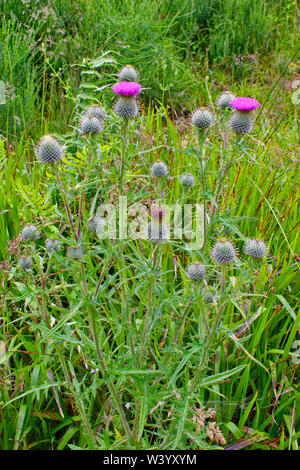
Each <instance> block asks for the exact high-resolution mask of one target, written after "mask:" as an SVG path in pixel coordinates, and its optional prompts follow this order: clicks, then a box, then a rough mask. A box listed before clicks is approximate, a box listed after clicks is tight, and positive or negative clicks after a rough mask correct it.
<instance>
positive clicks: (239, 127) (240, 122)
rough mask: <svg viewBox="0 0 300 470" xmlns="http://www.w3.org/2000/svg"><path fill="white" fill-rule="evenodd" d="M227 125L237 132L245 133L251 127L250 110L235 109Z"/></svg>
mask: <svg viewBox="0 0 300 470" xmlns="http://www.w3.org/2000/svg"><path fill="white" fill-rule="evenodd" d="M229 127H230V128H231V129H232V130H233V131H234V132H236V133H237V134H247V133H248V132H251V131H252V129H253V120H252V117H251V114H250V112H246V111H235V112H234V113H233V114H232V116H231V118H230V119H229Z"/></svg>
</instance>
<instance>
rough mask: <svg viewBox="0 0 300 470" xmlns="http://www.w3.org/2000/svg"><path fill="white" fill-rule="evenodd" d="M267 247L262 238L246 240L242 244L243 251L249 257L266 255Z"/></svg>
mask: <svg viewBox="0 0 300 470" xmlns="http://www.w3.org/2000/svg"><path fill="white" fill-rule="evenodd" d="M266 252H267V247H266V244H265V242H263V241H262V240H247V241H246V243H245V245H244V253H245V254H246V255H248V256H251V258H255V259H263V258H264V257H265V255H266Z"/></svg>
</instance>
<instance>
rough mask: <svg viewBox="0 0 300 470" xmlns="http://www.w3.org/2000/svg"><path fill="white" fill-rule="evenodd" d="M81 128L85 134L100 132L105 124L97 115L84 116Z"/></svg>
mask: <svg viewBox="0 0 300 470" xmlns="http://www.w3.org/2000/svg"><path fill="white" fill-rule="evenodd" d="M80 130H81V132H82V133H83V134H99V132H101V131H102V130H103V124H102V122H101V121H100V120H99V119H98V118H96V117H93V116H84V117H83V118H82V120H81V122H80Z"/></svg>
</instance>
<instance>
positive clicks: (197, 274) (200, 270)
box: [187, 263, 206, 281]
mask: <svg viewBox="0 0 300 470" xmlns="http://www.w3.org/2000/svg"><path fill="white" fill-rule="evenodd" d="M187 273H188V276H189V278H190V279H193V280H194V281H202V280H203V279H204V278H205V276H206V268H205V266H204V265H203V264H200V263H193V264H190V265H189V266H188V270H187Z"/></svg>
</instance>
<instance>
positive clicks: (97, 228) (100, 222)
mask: <svg viewBox="0 0 300 470" xmlns="http://www.w3.org/2000/svg"><path fill="white" fill-rule="evenodd" d="M105 224H106V220H105V219H104V218H103V217H100V216H99V215H94V217H92V218H91V219H89V220H88V223H87V226H88V230H89V231H90V232H92V233H98V232H101V230H103V228H104V226H105Z"/></svg>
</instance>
